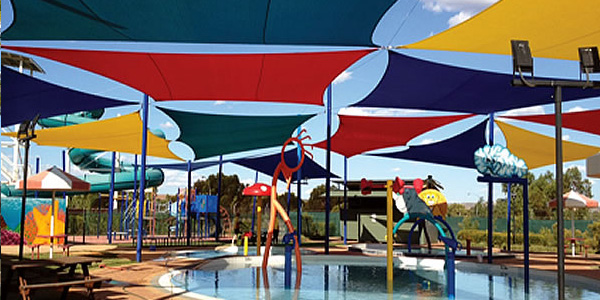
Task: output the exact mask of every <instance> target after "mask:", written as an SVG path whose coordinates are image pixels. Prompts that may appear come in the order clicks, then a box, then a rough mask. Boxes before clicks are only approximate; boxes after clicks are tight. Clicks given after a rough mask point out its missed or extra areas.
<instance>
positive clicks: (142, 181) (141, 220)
mask: <svg viewBox="0 0 600 300" xmlns="http://www.w3.org/2000/svg"><path fill="white" fill-rule="evenodd" d="M142 123H143V125H142V162H141V168H142V174H141V176H140V177H141V178H140V191H139V195H140V196H139V199H138V234H137V245H136V246H137V247H136V252H135V259H136V261H137V262H141V261H142V243H143V240H142V235H143V232H144V196H145V195H144V194H145V193H144V190H145V189H146V150H147V142H148V95H146V94H144V101H143V102H142Z"/></svg>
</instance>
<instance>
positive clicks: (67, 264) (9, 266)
mask: <svg viewBox="0 0 600 300" xmlns="http://www.w3.org/2000/svg"><path fill="white" fill-rule="evenodd" d="M101 261H102V259H100V258H95V257H85V256H70V257H61V258H56V259H42V260H35V261H10V260H6V259H4V260H2V269H4V271H3V273H4V272H6V273H5V278H4V280H3V282H2V285H3V286H4V288H2V300H4V299H7V296H8V290H9V286H10V283H11V281H12V278H13V276H14V275H15V274H16V275H17V276H18V277H19V292H20V293H21V295H22V296H23V299H29V293H30V291H31V290H34V289H45V288H62V289H63V291H62V295H61V299H66V297H67V294H68V292H69V288H70V287H71V286H81V285H83V286H85V287H86V288H88V293H89V294H90V296H91V295H92V294H91V293H92V291H93V288H94V287H97V286H99V285H100V284H101V283H102V282H103V281H110V279H109V278H92V277H91V276H90V273H89V266H90V265H91V264H92V263H97V262H101ZM77 266H81V270H82V273H83V274H76V273H75V270H76V269H77ZM49 267H57V268H56V269H51V268H49ZM67 269H68V273H67V274H66V276H64V277H63V278H62V280H60V281H58V282H57V281H56V280H55V281H53V282H50V281H49V279H50V278H47V277H46V276H42V277H44V279H46V281H45V282H41V283H36V284H29V283H28V282H27V278H26V277H27V276H26V275H25V273H26V272H27V271H32V272H34V273H43V272H46V273H48V272H51V273H53V274H54V275H57V276H56V278H58V274H59V273H60V272H62V271H65V270H67ZM48 277H51V276H48Z"/></svg>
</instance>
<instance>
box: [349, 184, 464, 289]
mask: <svg viewBox="0 0 600 300" xmlns="http://www.w3.org/2000/svg"><path fill="white" fill-rule="evenodd" d="M431 182H433V181H432V178H431V177H430V178H428V187H431V188H432V189H433V187H434V186H435V185H432V184H430V183H431ZM423 186H424V182H423V180H422V179H415V180H412V181H410V182H408V181H407V182H405V181H403V180H401V179H400V178H398V177H396V179H395V180H394V181H392V180H388V181H387V182H385V183H381V182H380V183H373V181H369V180H366V179H364V178H363V179H362V180H361V193H363V194H365V195H366V194H369V193H371V192H372V191H373V190H375V189H386V191H387V226H386V227H387V228H386V229H387V235H386V242H387V251H386V252H387V253H386V254H387V286H388V293H390V294H391V293H392V290H393V262H392V259H393V240H394V235H395V233H396V231H397V230H398V228H400V226H401V225H402V224H403V223H404V222H406V221H408V220H411V219H417V218H418V220H416V221H415V222H414V224H413V226H412V228H411V229H410V233H409V239H408V245H409V246H408V247H409V251H410V249H411V248H410V247H411V246H410V245H411V242H410V240H411V238H410V235H412V232H413V231H414V229H415V227H416V226H417V225H419V224H422V223H423V222H425V221H429V222H430V223H432V224H433V225H434V226H435V228H436V229H437V230H438V233H439V236H438V239H439V240H440V241H442V242H443V243H444V250H445V258H446V259H445V261H446V265H445V269H446V282H447V285H446V288H447V293H448V298H450V299H454V296H455V288H456V285H455V267H454V266H455V255H456V251H457V250H459V248H461V247H462V246H461V245H460V243H459V242H458V241H457V240H456V238H455V236H454V233H453V231H452V229H451V228H450V226H449V225H448V223H446V222H445V221H444V219H443V218H442V216H440V215H437V216H434V215H433V212H432V210H431V208H430V207H429V206H428V204H429V203H428V202H426V201H427V200H423V199H421V198H420V197H419V195H420V194H421V192H422V191H423ZM427 195H431V193H427ZM427 195H425V194H424V197H426V196H427ZM434 195H435V194H434ZM437 198H440V197H439V196H438V197H437ZM426 199H427V198H426ZM428 200H431V201H430V202H431V205H432V206H434V207H435V206H436V205H440V204H442V203H443V202H442V200H441V199H437V200H435V201H434V200H433V199H428ZM393 201H394V202H395V203H396V207H397V208H398V210H400V212H402V213H403V214H404V216H403V217H402V219H400V221H399V222H398V223H396V225H395V226H392V225H393V217H392V216H393V205H392V202H393ZM440 202H442V203H440ZM440 223H442V224H443V225H444V226H445V227H446V229H447V230H448V231H449V232H450V233H451V237H448V236H447V235H446V232H445V231H444V229H443V228H442V226H441V225H440ZM392 227H393V228H392ZM428 244H430V241H429V240H428ZM429 247H431V245H429Z"/></svg>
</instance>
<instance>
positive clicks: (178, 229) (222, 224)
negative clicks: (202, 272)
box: [168, 189, 233, 238]
mask: <svg viewBox="0 0 600 300" xmlns="http://www.w3.org/2000/svg"><path fill="white" fill-rule="evenodd" d="M182 191H183V192H182ZM192 195H193V196H192V197H191V198H192V201H191V203H190V204H191V205H190V218H188V214H187V207H188V206H187V200H186V199H188V196H187V189H178V191H177V195H176V197H177V200H176V202H173V203H170V204H169V208H168V212H169V214H170V216H171V217H173V220H174V222H175V225H172V226H171V227H170V229H169V235H170V234H171V232H173V233H174V235H175V237H183V236H184V235H185V233H186V232H188V226H190V227H191V228H193V227H194V223H195V227H196V228H195V230H190V232H193V233H195V234H196V236H198V237H203V238H208V237H211V236H215V233H216V232H217V231H218V232H219V235H226V234H227V233H229V234H230V235H233V234H232V230H233V227H232V225H231V218H230V215H229V212H228V211H227V209H225V208H224V207H223V206H219V209H218V210H217V203H218V196H216V195H202V194H196V190H195V189H192ZM217 212H218V213H219V217H218V218H217ZM188 220H190V222H191V223H190V224H188ZM217 220H218V223H217ZM194 221H195V222H194ZM211 223H212V226H211ZM191 228H190V229H191Z"/></svg>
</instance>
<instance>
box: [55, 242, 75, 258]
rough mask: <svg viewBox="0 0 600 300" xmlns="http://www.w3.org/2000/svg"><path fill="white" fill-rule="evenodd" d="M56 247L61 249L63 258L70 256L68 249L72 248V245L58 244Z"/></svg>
mask: <svg viewBox="0 0 600 300" xmlns="http://www.w3.org/2000/svg"><path fill="white" fill-rule="evenodd" d="M58 246H59V247H60V248H61V249H62V253H63V256H70V254H71V253H70V249H71V247H72V246H73V244H60V245H58ZM65 254H66V255H65Z"/></svg>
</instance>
